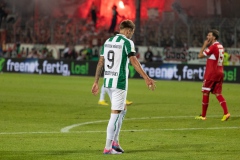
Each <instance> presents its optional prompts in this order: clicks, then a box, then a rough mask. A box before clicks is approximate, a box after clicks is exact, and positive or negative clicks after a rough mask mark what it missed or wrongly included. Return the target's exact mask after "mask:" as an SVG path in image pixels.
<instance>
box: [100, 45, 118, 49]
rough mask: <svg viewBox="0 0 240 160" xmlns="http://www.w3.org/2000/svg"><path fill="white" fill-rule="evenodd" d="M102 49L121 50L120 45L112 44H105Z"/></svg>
mask: <svg viewBox="0 0 240 160" xmlns="http://www.w3.org/2000/svg"><path fill="white" fill-rule="evenodd" d="M104 47H107V48H116V49H121V48H122V45H116V44H114V45H112V44H105V45H104Z"/></svg>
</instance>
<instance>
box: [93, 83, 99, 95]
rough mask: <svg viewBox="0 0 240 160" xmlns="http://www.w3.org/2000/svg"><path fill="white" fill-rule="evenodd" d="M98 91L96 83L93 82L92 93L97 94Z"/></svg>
mask: <svg viewBox="0 0 240 160" xmlns="http://www.w3.org/2000/svg"><path fill="white" fill-rule="evenodd" d="M98 91H99V87H98V84H97V83H93V86H92V94H93V95H95V96H96V95H97V94H98Z"/></svg>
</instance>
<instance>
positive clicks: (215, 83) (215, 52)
mask: <svg viewBox="0 0 240 160" xmlns="http://www.w3.org/2000/svg"><path fill="white" fill-rule="evenodd" d="M218 37H219V31H217V30H215V29H213V30H210V31H209V32H208V35H207V39H206V40H205V41H204V44H203V46H202V48H201V50H200V52H199V54H198V58H204V57H207V58H208V59H207V64H206V70H205V73H204V81H203V85H202V93H203V96H202V114H201V115H200V116H197V117H195V119H200V120H206V114H207V109H208V103H209V93H210V92H211V93H212V94H214V95H215V96H216V98H217V100H218V101H219V103H220V105H221V106H222V109H223V113H224V115H223V118H222V119H221V121H226V120H228V119H229V117H230V113H229V112H228V107H227V103H226V101H225V99H224V97H223V95H222V84H223V77H224V73H223V59H224V48H223V46H222V44H220V43H219V42H218V41H217V40H218Z"/></svg>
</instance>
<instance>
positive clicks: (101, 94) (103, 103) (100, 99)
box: [98, 85, 108, 106]
mask: <svg viewBox="0 0 240 160" xmlns="http://www.w3.org/2000/svg"><path fill="white" fill-rule="evenodd" d="M105 94H106V89H105V87H104V85H102V87H101V93H100V98H99V101H98V104H100V105H103V106H107V105H108V103H107V102H106V101H105Z"/></svg>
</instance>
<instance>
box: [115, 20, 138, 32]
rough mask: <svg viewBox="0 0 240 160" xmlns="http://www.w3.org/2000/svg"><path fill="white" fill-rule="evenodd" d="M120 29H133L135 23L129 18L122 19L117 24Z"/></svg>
mask: <svg viewBox="0 0 240 160" xmlns="http://www.w3.org/2000/svg"><path fill="white" fill-rule="evenodd" d="M119 28H120V30H122V29H125V28H130V29H132V30H134V29H135V24H134V23H133V22H132V21H131V20H128V19H127V20H124V21H122V22H121V24H120V26H119Z"/></svg>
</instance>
